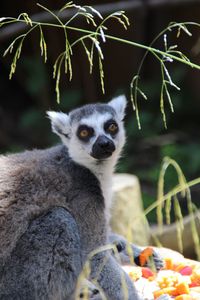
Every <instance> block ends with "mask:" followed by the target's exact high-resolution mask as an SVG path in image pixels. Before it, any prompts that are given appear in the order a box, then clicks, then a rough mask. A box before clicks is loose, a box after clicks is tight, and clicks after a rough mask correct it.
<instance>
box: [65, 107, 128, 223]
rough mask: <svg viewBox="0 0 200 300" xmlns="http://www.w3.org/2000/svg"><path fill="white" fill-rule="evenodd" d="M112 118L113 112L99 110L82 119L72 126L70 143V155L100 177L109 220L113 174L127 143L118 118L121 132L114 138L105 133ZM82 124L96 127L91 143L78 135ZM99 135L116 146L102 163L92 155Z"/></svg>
mask: <svg viewBox="0 0 200 300" xmlns="http://www.w3.org/2000/svg"><path fill="white" fill-rule="evenodd" d="M110 119H113V117H112V116H111V114H109V113H106V114H104V115H102V114H100V113H97V112H95V113H94V114H93V115H92V116H90V117H88V118H85V119H82V120H81V122H80V123H79V124H76V126H74V127H72V134H71V139H70V141H69V143H68V149H69V155H70V156H71V158H72V159H73V160H74V161H76V162H77V163H79V164H81V165H83V166H85V167H87V168H88V169H90V171H91V172H93V173H94V174H95V176H96V177H97V178H98V179H99V181H100V184H101V189H102V192H103V195H104V198H105V204H106V215H107V221H108V220H109V218H110V207H111V203H112V190H111V186H112V175H113V172H114V168H115V165H116V163H117V161H118V159H119V156H120V152H121V150H122V148H123V146H124V143H125V132H124V127H123V123H122V121H119V120H116V121H117V124H118V126H119V132H118V134H117V136H116V137H115V138H112V137H111V136H110V135H109V134H106V133H105V131H104V124H105V122H106V121H108V120H110ZM80 124H84V125H88V126H91V127H92V128H93V129H94V132H95V134H94V136H93V137H92V138H91V139H90V142H89V143H83V142H81V141H80V140H79V139H78V137H77V135H76V132H77V128H78V126H79V125H80ZM99 135H106V136H107V137H108V138H110V139H112V141H113V142H114V144H115V147H116V150H115V151H114V152H113V154H112V156H111V157H109V158H107V159H105V160H104V161H102V162H101V163H98V160H96V159H95V158H93V157H92V156H91V155H90V153H91V152H92V146H93V144H94V143H95V141H96V139H97V138H98V136H99Z"/></svg>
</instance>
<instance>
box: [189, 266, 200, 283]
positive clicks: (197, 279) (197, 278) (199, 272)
mask: <svg viewBox="0 0 200 300" xmlns="http://www.w3.org/2000/svg"><path fill="white" fill-rule="evenodd" d="M190 279H191V282H192V283H194V284H196V285H200V268H197V269H194V270H193V272H192V275H191V276H190Z"/></svg>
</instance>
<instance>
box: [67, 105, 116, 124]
mask: <svg viewBox="0 0 200 300" xmlns="http://www.w3.org/2000/svg"><path fill="white" fill-rule="evenodd" d="M94 112H98V113H100V114H105V113H109V114H111V116H113V117H114V116H116V112H115V110H114V109H113V108H112V107H111V106H108V105H107V104H103V103H97V104H87V105H84V106H83V107H80V108H77V109H74V110H72V111H71V112H70V119H71V122H79V121H80V120H81V119H83V118H88V117H89V116H91V115H92V114H94Z"/></svg>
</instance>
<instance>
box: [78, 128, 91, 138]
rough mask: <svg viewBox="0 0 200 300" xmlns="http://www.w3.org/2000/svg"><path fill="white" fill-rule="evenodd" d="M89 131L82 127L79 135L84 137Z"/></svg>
mask: <svg viewBox="0 0 200 300" xmlns="http://www.w3.org/2000/svg"><path fill="white" fill-rule="evenodd" d="M88 134H89V132H88V130H86V129H83V130H81V131H80V133H79V136H80V137H82V138H86V137H87V136H88Z"/></svg>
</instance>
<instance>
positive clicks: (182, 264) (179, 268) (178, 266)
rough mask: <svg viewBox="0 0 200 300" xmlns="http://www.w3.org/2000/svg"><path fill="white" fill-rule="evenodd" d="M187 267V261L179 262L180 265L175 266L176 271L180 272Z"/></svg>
mask: <svg viewBox="0 0 200 300" xmlns="http://www.w3.org/2000/svg"><path fill="white" fill-rule="evenodd" d="M185 267H186V265H185V263H179V264H178V265H176V267H174V271H176V272H179V273H180V271H181V270H182V269H184V268H185Z"/></svg>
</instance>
